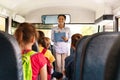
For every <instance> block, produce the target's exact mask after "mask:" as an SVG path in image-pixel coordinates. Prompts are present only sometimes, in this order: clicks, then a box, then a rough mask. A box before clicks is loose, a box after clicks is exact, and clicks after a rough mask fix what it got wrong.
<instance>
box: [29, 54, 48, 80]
mask: <svg viewBox="0 0 120 80" xmlns="http://www.w3.org/2000/svg"><path fill="white" fill-rule="evenodd" d="M46 63H47V61H46V59H45V57H44V56H43V54H41V53H37V54H34V55H33V56H31V65H32V80H37V78H38V75H39V72H40V70H41V68H42V67H43V66H44V65H45V64H46Z"/></svg>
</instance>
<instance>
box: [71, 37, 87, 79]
mask: <svg viewBox="0 0 120 80" xmlns="http://www.w3.org/2000/svg"><path fill="white" fill-rule="evenodd" d="M88 38H89V36H83V38H82V39H80V40H79V41H78V43H77V45H76V53H75V59H74V60H75V61H74V74H73V80H80V59H81V54H82V48H83V45H84V42H85V41H86V40H87V39H88Z"/></svg>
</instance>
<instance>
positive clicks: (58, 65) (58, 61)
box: [55, 53, 62, 72]
mask: <svg viewBox="0 0 120 80" xmlns="http://www.w3.org/2000/svg"><path fill="white" fill-rule="evenodd" d="M55 57H56V70H57V71H58V72H62V67H61V66H62V64H61V54H59V53H56V54H55Z"/></svg>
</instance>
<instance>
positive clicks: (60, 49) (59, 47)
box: [51, 14, 71, 72]
mask: <svg viewBox="0 0 120 80" xmlns="http://www.w3.org/2000/svg"><path fill="white" fill-rule="evenodd" d="M65 20H66V16H65V15H62V14H60V15H58V26H56V27H53V28H52V31H51V40H52V41H53V42H54V45H53V48H54V53H55V57H56V70H57V71H59V72H63V71H64V65H65V63H64V60H65V58H66V57H67V55H68V53H69V47H70V46H69V44H70V43H69V41H70V38H71V32H70V29H69V28H68V27H66V26H65Z"/></svg>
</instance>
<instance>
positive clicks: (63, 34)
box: [54, 32, 65, 42]
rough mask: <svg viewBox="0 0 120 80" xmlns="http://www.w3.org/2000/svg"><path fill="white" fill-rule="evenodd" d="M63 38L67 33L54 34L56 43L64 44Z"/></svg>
mask: <svg viewBox="0 0 120 80" xmlns="http://www.w3.org/2000/svg"><path fill="white" fill-rule="evenodd" d="M62 37H65V32H57V33H56V32H55V33H54V39H55V41H56V42H64V40H63V39H62Z"/></svg>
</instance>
